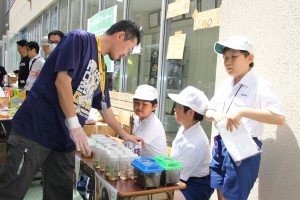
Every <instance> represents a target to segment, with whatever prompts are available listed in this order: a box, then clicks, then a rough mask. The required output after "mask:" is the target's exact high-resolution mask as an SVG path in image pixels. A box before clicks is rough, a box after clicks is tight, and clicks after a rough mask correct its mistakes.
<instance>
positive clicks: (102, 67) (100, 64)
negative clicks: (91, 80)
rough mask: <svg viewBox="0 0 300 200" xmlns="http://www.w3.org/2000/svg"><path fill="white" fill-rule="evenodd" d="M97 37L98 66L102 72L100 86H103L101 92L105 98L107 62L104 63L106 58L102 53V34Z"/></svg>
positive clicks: (103, 98)
mask: <svg viewBox="0 0 300 200" xmlns="http://www.w3.org/2000/svg"><path fill="white" fill-rule="evenodd" d="M96 39H97V47H98V67H99V72H100V88H101V93H102V100H103V101H104V100H105V94H104V90H105V74H106V73H105V71H106V70H105V63H104V58H103V56H102V55H101V40H100V36H96Z"/></svg>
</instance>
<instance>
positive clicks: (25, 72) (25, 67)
mask: <svg viewBox="0 0 300 200" xmlns="http://www.w3.org/2000/svg"><path fill="white" fill-rule="evenodd" d="M29 61H30V58H29V57H28V56H25V57H23V58H22V60H21V62H20V67H19V78H18V85H19V87H24V86H25V84H26V80H27V77H28V76H29Z"/></svg>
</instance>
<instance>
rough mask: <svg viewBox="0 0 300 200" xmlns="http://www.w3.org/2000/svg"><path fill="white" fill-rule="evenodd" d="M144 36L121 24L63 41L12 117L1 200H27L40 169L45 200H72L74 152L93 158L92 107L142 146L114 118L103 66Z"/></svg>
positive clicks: (128, 24) (76, 33)
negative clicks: (89, 125) (89, 134)
mask: <svg viewBox="0 0 300 200" xmlns="http://www.w3.org/2000/svg"><path fill="white" fill-rule="evenodd" d="M141 37H142V32H141V31H140V26H139V25H137V24H136V23H135V22H133V21H130V20H122V21H119V22H117V23H115V24H113V25H112V26H111V27H110V28H109V29H107V31H106V32H105V33H104V34H103V35H101V36H95V35H94V34H92V33H88V32H86V31H84V30H75V31H71V32H69V33H67V34H66V35H65V36H64V37H63V38H62V40H61V41H60V42H59V43H58V46H57V48H55V49H54V51H52V52H51V54H50V56H49V57H48V59H47V61H46V62H45V64H44V66H43V69H42V71H41V73H40V74H39V77H38V78H37V80H36V81H35V84H34V85H33V86H32V88H31V90H30V95H29V96H28V97H26V99H25V101H24V102H23V103H22V105H21V106H20V108H19V109H18V111H17V112H16V114H15V115H14V117H13V120H12V125H13V130H12V131H11V134H10V137H9V139H8V141H7V142H8V143H9V144H10V148H9V150H8V153H7V157H6V161H5V163H4V165H3V166H2V168H1V169H0V180H1V181H0V198H2V199H23V198H24V196H25V194H26V192H27V190H28V188H29V186H30V184H31V182H32V178H33V176H34V175H35V173H36V172H37V170H39V169H40V168H41V169H42V177H43V199H63V200H71V199H73V172H74V169H75V150H78V151H80V152H81V153H82V154H84V155H90V154H91V150H90V147H89V145H88V137H87V135H86V134H85V132H84V130H83V128H82V126H83V125H84V124H85V121H86V119H87V117H88V115H89V112H90V110H91V108H92V107H93V108H96V109H98V110H99V112H100V113H101V115H102V117H103V119H104V120H105V121H106V122H107V124H108V125H110V126H111V127H112V129H113V130H114V131H115V132H116V133H117V134H118V135H120V136H121V137H122V138H123V139H124V140H125V141H129V142H133V143H135V144H137V143H138V141H142V144H143V139H141V138H139V137H136V136H133V135H129V134H127V133H126V132H125V130H123V129H122V127H121V125H120V124H119V123H118V121H117V120H116V118H115V115H114V113H113V111H112V109H111V104H110V97H109V90H108V85H107V77H106V74H107V73H106V66H105V63H104V56H105V55H109V57H110V59H111V60H117V59H121V58H123V57H125V56H127V54H128V53H129V52H130V51H132V49H133V48H134V47H135V46H136V45H137V44H139V43H140V42H141ZM70 49H73V50H74V51H70ZM99 52H100V53H99ZM16 188H17V191H18V192H16Z"/></svg>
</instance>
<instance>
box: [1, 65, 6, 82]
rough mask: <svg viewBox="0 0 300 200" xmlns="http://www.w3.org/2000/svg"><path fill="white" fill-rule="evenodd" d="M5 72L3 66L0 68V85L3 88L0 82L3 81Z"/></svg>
mask: <svg viewBox="0 0 300 200" xmlns="http://www.w3.org/2000/svg"><path fill="white" fill-rule="evenodd" d="M6 74H7V73H6V70H5V68H4V67H3V66H0V85H1V86H3V84H2V81H3V76H4V75H6Z"/></svg>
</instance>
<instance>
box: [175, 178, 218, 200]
mask: <svg viewBox="0 0 300 200" xmlns="http://www.w3.org/2000/svg"><path fill="white" fill-rule="evenodd" d="M208 177H209V176H208ZM181 181H182V182H184V183H185V184H186V189H183V190H180V191H181V192H182V194H183V195H184V197H185V199H186V200H199V199H201V200H209V199H210V196H211V195H212V194H213V192H214V189H212V188H211V187H210V184H209V183H210V180H209V178H193V177H190V178H189V179H188V180H187V181H183V180H181Z"/></svg>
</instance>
